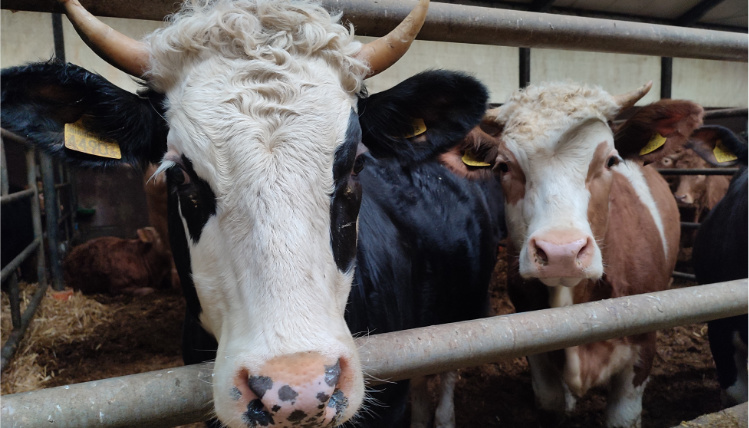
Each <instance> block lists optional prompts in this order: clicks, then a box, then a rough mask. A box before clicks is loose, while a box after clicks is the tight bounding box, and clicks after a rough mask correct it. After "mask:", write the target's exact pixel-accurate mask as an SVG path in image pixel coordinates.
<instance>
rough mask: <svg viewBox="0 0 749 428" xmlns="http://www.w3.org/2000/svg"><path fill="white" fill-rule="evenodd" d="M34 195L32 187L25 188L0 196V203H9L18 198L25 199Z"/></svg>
mask: <svg viewBox="0 0 749 428" xmlns="http://www.w3.org/2000/svg"><path fill="white" fill-rule="evenodd" d="M33 195H34V189H25V190H21V191H18V192H15V193H11V194H10V195H7V196H0V204H9V203H11V202H14V201H17V200H19V199H27V198H29V197H31V196H33Z"/></svg>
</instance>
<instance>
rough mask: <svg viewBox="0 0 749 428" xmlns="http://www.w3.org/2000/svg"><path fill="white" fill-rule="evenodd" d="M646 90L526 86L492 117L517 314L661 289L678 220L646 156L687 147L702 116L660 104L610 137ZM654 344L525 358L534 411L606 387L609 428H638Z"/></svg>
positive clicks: (556, 412)
mask: <svg viewBox="0 0 749 428" xmlns="http://www.w3.org/2000/svg"><path fill="white" fill-rule="evenodd" d="M649 88H650V85H646V86H644V87H643V88H641V89H639V90H637V91H634V92H633V93H630V94H624V95H621V96H618V97H614V96H611V95H609V94H608V93H606V92H605V91H603V90H602V89H600V88H597V87H587V86H577V85H573V84H549V85H546V86H529V87H528V88H526V89H524V90H522V91H518V92H516V93H515V94H513V95H512V97H511V98H510V100H509V101H508V102H507V103H506V104H504V105H503V106H502V107H499V108H498V109H495V110H492V111H490V112H488V113H487V117H486V120H488V121H491V122H492V123H493V125H494V127H495V128H497V129H499V132H498V133H497V134H496V136H497V137H498V138H497V140H496V141H495V145H494V146H493V147H492V146H490V145H489V146H488V147H487V145H486V144H484V145H482V147H481V148H480V150H479V151H481V152H483V158H484V159H487V160H490V161H491V162H493V163H494V164H495V165H494V168H495V171H497V173H498V175H499V179H500V181H501V183H502V187H503V190H504V194H505V198H506V199H505V201H506V202H505V218H506V222H507V227H508V234H509V239H508V253H509V254H510V266H511V267H510V272H509V273H508V286H509V291H510V297H511V298H512V301H513V303H514V304H515V306H516V308H517V310H519V311H528V310H535V309H542V308H548V307H560V306H568V305H572V304H576V303H582V302H588V301H594V300H601V299H607V298H613V297H620V296H626V295H632V294H639V293H645V292H651V291H657V290H663V289H666V288H667V287H668V285H669V283H670V279H671V272H672V270H673V267H674V265H675V263H676V252H677V250H678V246H679V213H678V210H677V207H676V202H675V200H674V198H673V196H672V195H671V191H670V190H669V187H668V185H667V183H666V182H665V180H664V179H663V178H662V177H661V176H660V174H658V173H657V172H656V171H655V169H653V168H652V167H650V166H643V163H644V161H643V160H642V158H647V159H646V160H647V161H655V160H658V158H659V156H662V155H663V154H662V152H663V150H664V147H665V148H670V147H678V146H680V145H681V144H683V142H684V140H685V139H686V137H687V136H689V134H690V133H691V131H692V130H693V129H694V128H695V127H696V126H699V124H700V123H701V118H702V108H701V107H699V106H697V105H695V104H693V103H688V102H669V103H664V104H662V105H658V106H656V107H655V108H653V109H650V110H645V111H644V112H643V113H641V114H638V115H637V116H636V117H633V118H632V119H630V121H628V122H627V123H625V124H624V125H623V126H622V127H621V128H620V129H619V132H618V133H617V137H616V139H615V138H614V133H613V131H612V130H611V128H610V127H609V123H610V122H611V120H612V119H613V118H614V117H615V116H616V115H617V114H618V113H619V112H620V111H622V110H624V109H626V108H628V107H630V106H631V105H633V104H634V103H635V102H636V101H637V100H638V99H639V98H640V97H642V96H643V95H644V94H645V93H646V92H647V90H649ZM653 137H657V139H654V138H653ZM677 142H678V144H677ZM649 143H653V144H649ZM648 146H650V147H648ZM659 147H660V148H659ZM655 339H656V335H655V333H648V334H641V335H637V336H630V337H624V338H618V339H612V340H607V341H603V342H597V343H591V344H586V345H581V346H575V347H571V348H567V349H563V350H559V351H555V352H550V353H546V354H540V355H533V356H529V357H528V360H529V363H530V369H531V377H532V384H533V390H534V392H535V395H536V400H537V404H538V406H539V407H540V410H541V412H540V413H541V414H542V415H544V417H547V416H548V417H551V418H553V419H557V418H560V417H562V416H563V415H564V413H565V412H567V411H571V410H572V409H573V408H574V405H575V401H576V400H577V399H578V398H580V397H582V396H583V395H585V394H586V392H587V391H588V390H590V389H591V388H593V387H597V386H608V387H609V394H608V405H607V410H606V425H607V426H609V427H639V426H640V424H641V422H640V421H641V411H642V394H643V392H644V389H645V385H646V382H647V379H648V376H649V373H650V369H651V366H652V362H653V357H654V356H655Z"/></svg>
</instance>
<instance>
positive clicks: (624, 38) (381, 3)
mask: <svg viewBox="0 0 749 428" xmlns="http://www.w3.org/2000/svg"><path fill="white" fill-rule="evenodd" d="M81 3H82V4H83V5H84V6H85V7H86V8H88V9H89V10H90V11H91V13H93V14H94V15H98V16H115V17H122V18H133V19H147V20H162V19H163V18H164V16H166V15H168V14H170V13H173V12H175V11H176V9H177V7H176V5H177V4H178V2H176V1H174V0H153V1H149V0H132V1H101V0H98V1H92V0H88V1H81ZM322 4H323V5H324V6H325V7H326V9H328V10H330V11H332V12H338V11H341V12H343V19H344V21H349V22H351V23H353V24H354V26H355V27H356V32H357V34H359V35H369V36H382V35H384V34H385V33H387V32H388V31H390V30H391V29H392V28H394V27H395V26H396V25H397V23H398V22H400V20H401V19H403V18H404V17H405V16H406V15H407V13H408V12H409V11H410V8H411V7H412V6H413V3H411V2H403V1H399V0H374V1H369V0H367V1H364V0H323V1H322ZM2 8H3V9H11V10H26V11H38V12H53V11H56V12H59V11H60V9H59V8H58V5H57V3H56V2H54V1H52V0H4V1H3V2H2ZM418 38H419V39H421V40H432V41H442V42H447V41H449V42H459V43H475V44H489V45H501V46H517V47H530V48H551V49H568V50H584V51H594V52H613V53H627V54H641V55H655V56H668V57H686V58H703V59H716V60H728V61H747V57H748V55H747V49H748V48H749V43H748V42H747V36H746V34H741V33H732V32H723V31H709V30H700V29H693V28H685V27H675V26H666V25H655V24H645V23H637V22H625V21H615V20H610V19H597V18H584V17H576V16H565V15H552V14H544V13H533V12H523V11H515V10H507V9H494V8H482V7H476V6H464V5H457V4H448V3H432V4H431V6H430V7H429V14H428V15H427V21H426V23H425V24H424V27H423V29H422V30H421V33H420V34H419V37H418Z"/></svg>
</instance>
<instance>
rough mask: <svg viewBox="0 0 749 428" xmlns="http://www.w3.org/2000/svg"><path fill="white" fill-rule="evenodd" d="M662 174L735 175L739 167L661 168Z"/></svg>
mask: <svg viewBox="0 0 749 428" xmlns="http://www.w3.org/2000/svg"><path fill="white" fill-rule="evenodd" d="M657 171H658V172H659V173H660V174H661V175H733V174H736V172H738V171H739V168H665V169H662V168H659V169H658V170H657Z"/></svg>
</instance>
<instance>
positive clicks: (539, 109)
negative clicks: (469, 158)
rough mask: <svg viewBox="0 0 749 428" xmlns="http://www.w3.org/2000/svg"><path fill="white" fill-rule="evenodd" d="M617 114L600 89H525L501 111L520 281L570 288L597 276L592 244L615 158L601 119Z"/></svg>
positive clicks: (598, 236)
mask: <svg viewBox="0 0 749 428" xmlns="http://www.w3.org/2000/svg"><path fill="white" fill-rule="evenodd" d="M617 110H618V107H617V106H616V104H615V102H614V100H613V98H612V97H611V96H610V95H608V94H606V93H605V92H603V91H601V90H598V89H595V88H593V89H590V88H579V87H573V86H565V85H557V86H553V85H552V86H551V87H530V88H529V89H527V90H526V91H523V92H520V93H516V94H515V95H513V97H512V98H511V100H510V101H509V102H508V103H507V104H505V105H504V106H502V107H500V108H499V110H498V115H497V121H498V122H499V123H500V124H502V125H503V126H504V129H503V132H502V145H501V146H500V148H499V157H498V159H497V163H498V167H499V168H500V171H504V172H503V173H502V177H501V180H502V185H503V188H504V191H505V195H506V201H507V202H506V207H505V215H506V219H507V226H508V231H509V235H510V239H511V240H512V243H513V246H514V247H515V248H516V249H519V251H520V254H519V265H520V266H519V268H520V274H521V275H522V276H523V277H524V278H538V279H540V280H541V281H542V282H544V283H545V284H546V285H549V286H560V285H561V286H574V285H577V284H578V283H579V282H580V281H581V280H584V279H597V278H600V277H601V275H602V274H603V269H604V267H603V258H602V254H601V249H600V248H599V246H598V243H597V241H598V240H602V239H603V233H604V232H605V228H606V224H605V223H606V221H607V215H606V214H605V212H606V211H607V209H608V190H609V189H610V186H611V180H612V176H611V174H612V171H611V167H613V166H614V165H615V164H616V163H618V161H619V156H618V153H617V152H616V150H615V149H614V143H613V134H612V132H611V130H610V128H609V127H608V125H607V123H606V121H607V117H608V116H609V115H611V114H615V113H616V111H617ZM593 211H595V212H597V213H598V214H595V215H592V214H591V212H593ZM601 212H603V214H601Z"/></svg>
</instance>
